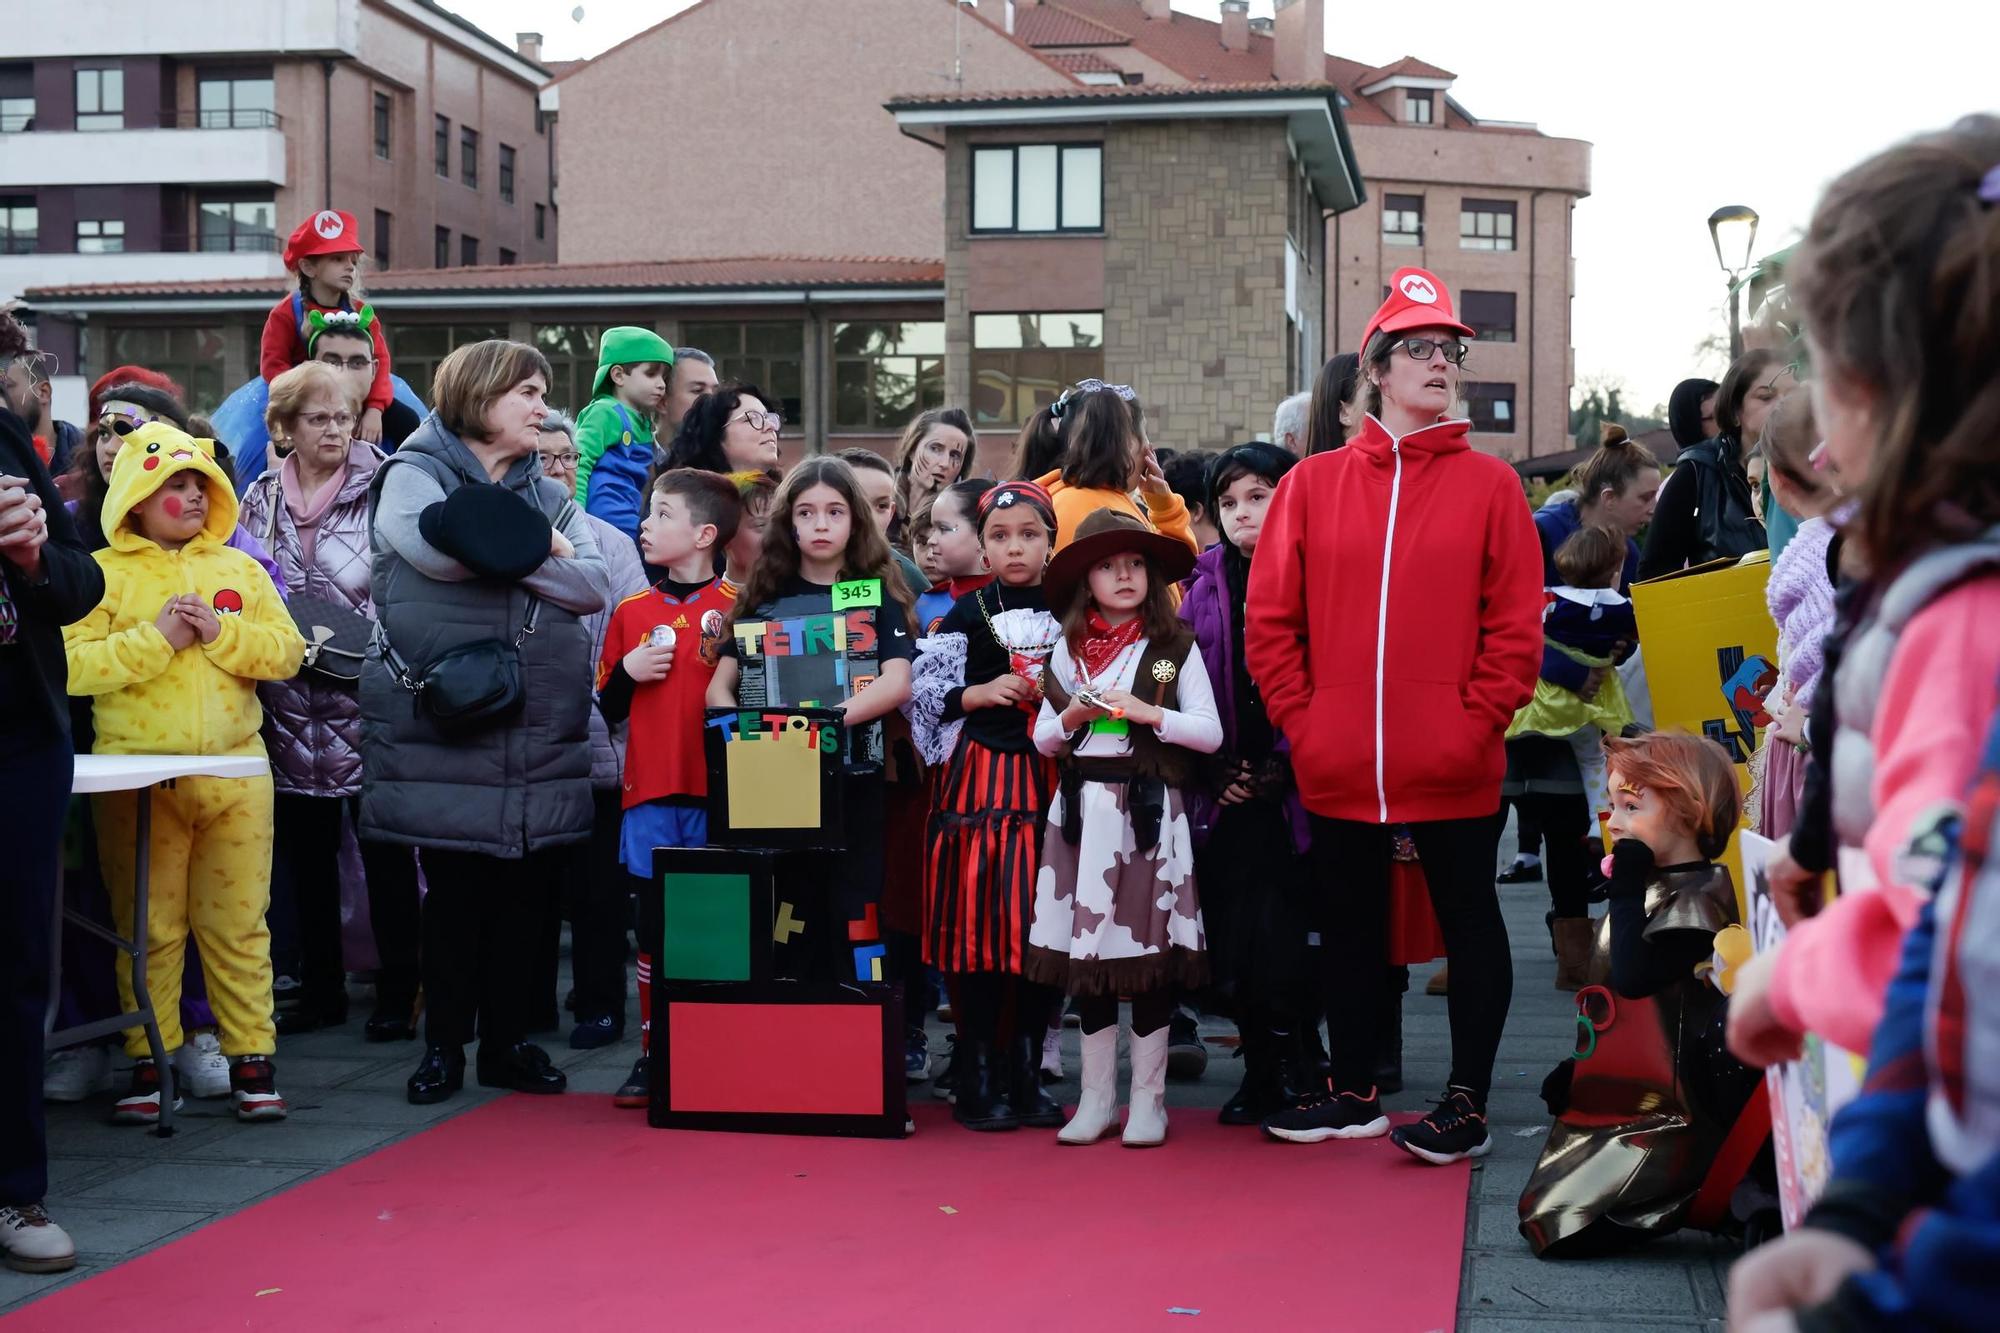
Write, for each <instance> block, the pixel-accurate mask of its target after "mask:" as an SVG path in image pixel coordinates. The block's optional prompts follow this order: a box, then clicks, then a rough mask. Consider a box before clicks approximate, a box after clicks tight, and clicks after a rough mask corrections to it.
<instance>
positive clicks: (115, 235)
mask: <svg viewBox="0 0 2000 1333" xmlns="http://www.w3.org/2000/svg"><path fill="white" fill-rule="evenodd" d="M124 250H125V219H123V218H78V219H77V220H76V252H77V253H78V254H80V255H115V254H122V253H124Z"/></svg>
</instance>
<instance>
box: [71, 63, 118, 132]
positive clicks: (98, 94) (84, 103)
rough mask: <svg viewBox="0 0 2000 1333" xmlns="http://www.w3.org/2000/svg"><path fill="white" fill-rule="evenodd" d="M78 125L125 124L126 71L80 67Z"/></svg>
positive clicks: (108, 127) (82, 127)
mask: <svg viewBox="0 0 2000 1333" xmlns="http://www.w3.org/2000/svg"><path fill="white" fill-rule="evenodd" d="M76 127H77V128H78V129H80V130H122V129H124V128H125V71H124V70H122V69H80V70H78V71H77V72H76Z"/></svg>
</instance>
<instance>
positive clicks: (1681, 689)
mask: <svg viewBox="0 0 2000 1333" xmlns="http://www.w3.org/2000/svg"><path fill="white" fill-rule="evenodd" d="M1770 573H1771V560H1770V557H1769V556H1768V555H1767V554H1765V553H1764V552H1762V551H1759V552H1756V553H1755V554H1753V555H1748V556H1745V557H1744V558H1743V559H1742V560H1741V561H1737V562H1731V561H1720V562H1717V563H1715V564H1711V565H1702V566H1700V567H1698V568H1695V569H1687V570H1682V571H1681V572H1680V573H1677V574H1667V575H1664V576H1662V577H1660V578H1657V579H1649V580H1647V581H1646V582H1644V583H1635V584H1633V585H1632V610H1633V612H1634V614H1635V615H1636V616H1637V617H1638V621H1639V644H1640V647H1641V650H1642V651H1643V652H1644V653H1645V656H1646V680H1647V683H1648V685H1649V686H1650V687H1651V689H1652V695H1653V722H1654V725H1655V726H1656V727H1657V728H1658V729H1659V730H1661V731H1686V732H1690V733H1692V734H1694V735H1696V736H1706V737H1708V738H1709V739H1710V740H1713V741H1716V742H1718V743H1719V744H1720V745H1721V746H1722V748H1723V749H1725V750H1727V751H1729V756H1730V758H1731V759H1732V760H1734V761H1735V764H1736V781H1737V785H1738V787H1739V788H1740V789H1741V790H1742V791H1743V792H1744V793H1745V794H1746V795H1747V794H1748V793H1749V791H1750V756H1751V755H1752V754H1754V753H1756V750H1757V745H1758V741H1759V740H1760V738H1761V736H1762V734H1763V729H1764V728H1765V727H1766V726H1768V725H1769V724H1770V721H1771V719H1770V716H1769V715H1768V714H1767V713H1766V712H1765V711H1764V696H1765V695H1766V694H1768V693H1769V692H1770V691H1771V689H1772V688H1773V687H1774V686H1775V685H1776V684H1777V680H1778V666H1777V663H1778V626H1777V624H1776V622H1774V621H1773V620H1772V619H1771V612H1770V609H1769V608H1768V607H1767V606H1766V605H1765V604H1764V584H1765V582H1766V581H1767V580H1768V579H1769V577H1770ZM1723 861H1724V863H1725V864H1727V865H1728V866H1729V870H1730V873H1731V874H1733V875H1735V877H1736V885H1737V889H1736V894H1737V903H1736V908H1737V911H1738V913H1739V919H1740V920H1744V921H1748V920H1749V919H1750V915H1749V905H1748V903H1747V901H1745V897H1744V895H1745V886H1746V885H1747V884H1748V883H1749V877H1748V876H1747V875H1745V874H1744V873H1743V864H1742V860H1741V857H1740V856H1739V854H1738V852H1737V844H1736V841H1735V840H1734V839H1732V840H1731V841H1730V845H1729V850H1728V851H1727V852H1726V853H1725V854H1724V856H1723Z"/></svg>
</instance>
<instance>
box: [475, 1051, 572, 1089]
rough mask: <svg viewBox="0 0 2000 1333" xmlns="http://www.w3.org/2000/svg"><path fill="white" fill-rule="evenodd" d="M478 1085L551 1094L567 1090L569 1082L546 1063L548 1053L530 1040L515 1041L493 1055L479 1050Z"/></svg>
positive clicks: (561, 1073)
mask: <svg viewBox="0 0 2000 1333" xmlns="http://www.w3.org/2000/svg"><path fill="white" fill-rule="evenodd" d="M479 1086H480V1087H482V1088H506V1089H507V1090H508V1091H510V1092H533V1093H539V1094H543V1095H553V1094H555V1093H558V1092H561V1091H563V1090H564V1089H566V1088H567V1087H569V1079H568V1078H566V1077H564V1075H563V1071H562V1070H560V1069H557V1068H556V1067H555V1066H554V1065H553V1064H551V1063H550V1062H549V1056H548V1052H546V1051H544V1050H543V1049H542V1048H541V1047H539V1046H537V1045H535V1044H534V1043H533V1042H531V1041H517V1042H515V1043H514V1044H513V1045H512V1046H509V1047H508V1048H507V1049H506V1050H504V1051H500V1052H497V1053H496V1052H489V1051H488V1050H486V1048H485V1047H481V1048H480V1051H479Z"/></svg>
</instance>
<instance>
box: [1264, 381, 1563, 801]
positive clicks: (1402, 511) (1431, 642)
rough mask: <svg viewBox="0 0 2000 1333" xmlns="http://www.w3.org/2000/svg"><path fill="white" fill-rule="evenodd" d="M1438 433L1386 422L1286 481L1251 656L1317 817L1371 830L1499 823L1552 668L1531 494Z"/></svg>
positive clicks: (1439, 427)
mask: <svg viewBox="0 0 2000 1333" xmlns="http://www.w3.org/2000/svg"><path fill="white" fill-rule="evenodd" d="M1470 429H1471V423H1469V422H1465V421H1440V422H1438V423H1437V424H1436V425H1434V426H1427V427H1425V428H1424V429H1422V430H1419V431H1415V432H1413V433H1411V434H1409V435H1406V436H1404V437H1403V438H1402V439H1401V440H1398V439H1396V438H1395V437H1393V436H1392V435H1390V434H1389V432H1388V430H1387V429H1386V428H1385V427H1384V426H1383V425H1382V423H1381V422H1379V421H1377V420H1376V419H1375V418H1374V417H1372V416H1371V417H1369V418H1368V419H1367V420H1366V422H1365V423H1364V424H1363V428H1362V430H1361V433H1360V434H1359V435H1357V436H1356V437H1355V438H1354V439H1353V440H1352V441H1350V442H1349V443H1348V444H1347V445H1346V447H1344V448H1341V449H1335V450H1331V451H1329V452H1327V453H1322V454H1315V455H1313V456H1312V457H1310V458H1307V459H1305V460H1304V461H1303V462H1301V463H1300V464H1299V465H1298V466H1297V467H1295V468H1293V469H1292V470H1291V471H1290V472H1288V473H1286V474H1285V477H1284V479H1283V480H1282V481H1280V482H1279V483H1278V491H1277V494H1276V495H1275V496H1274V497H1273V498H1272V500H1271V508H1270V511H1269V513H1268V514H1266V516H1265V518H1264V531H1263V536H1262V538H1261V540H1259V542H1258V544H1257V558H1256V560H1254V561H1252V562H1251V566H1250V597H1249V607H1248V609H1247V611H1246V613H1245V616H1244V652H1245V656H1246V657H1247V659H1248V662H1249V667H1250V675H1251V677H1252V678H1253V679H1254V680H1255V681H1256V682H1257V685H1258V688H1259V689H1260V690H1262V692H1263V695H1264V701H1265V704H1266V706H1267V707H1268V708H1269V709H1270V713H1271V720H1272V721H1273V722H1275V723H1276V724H1277V725H1278V727H1279V729H1280V730H1282V731H1283V732H1284V733H1285V735H1287V736H1289V737H1290V738H1291V741H1292V769H1293V772H1294V774H1295V775H1296V777H1297V779H1298V784H1299V795H1300V796H1301V797H1302V798H1303V799H1304V801H1305V806H1306V809H1308V810H1310V811H1311V812H1312V813H1314V814H1316V815H1321V816H1324V817H1326V818H1330V819H1347V820H1355V821H1358V822H1364V823H1371V824H1389V823H1405V822H1412V821H1415V822H1425V821H1430V820H1438V819H1469V818H1476V817H1478V816H1482V815H1490V814H1492V813H1493V812H1494V811H1495V810H1497V809H1498V808H1499V806H1500V779H1501V777H1502V776H1503V775H1504V773H1505V771H1506V766H1507V761H1506V752H1505V749H1504V746H1503V742H1502V733H1504V732H1505V731H1506V729H1507V724H1508V723H1509V722H1510V721H1512V720H1513V717H1514V714H1515V712H1516V711H1517V710H1519V709H1520V707H1521V706H1522V705H1523V704H1525V703H1527V702H1528V699H1529V696H1530V695H1531V694H1533V692H1534V688H1535V676H1536V674H1537V673H1538V671H1539V670H1540V667H1541V661H1542V603H1543V596H1542V548H1541V543H1540V541H1539V540H1537V538H1536V536H1535V524H1534V521H1533V519H1532V518H1530V516H1529V513H1528V504H1527V500H1526V499H1525V498H1524V497H1523V495H1522V493H1521V482H1520V478H1519V477H1518V476H1516V475H1515V473H1514V470H1513V469H1512V468H1511V467H1509V466H1507V464H1505V463H1503V462H1501V461H1500V460H1499V459H1497V458H1493V457H1490V456H1488V455H1486V454H1481V453H1477V452H1475V451H1474V450H1472V449H1471V448H1470V446H1469V445H1468V444H1467V442H1466V432H1467V431H1468V430H1470Z"/></svg>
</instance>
